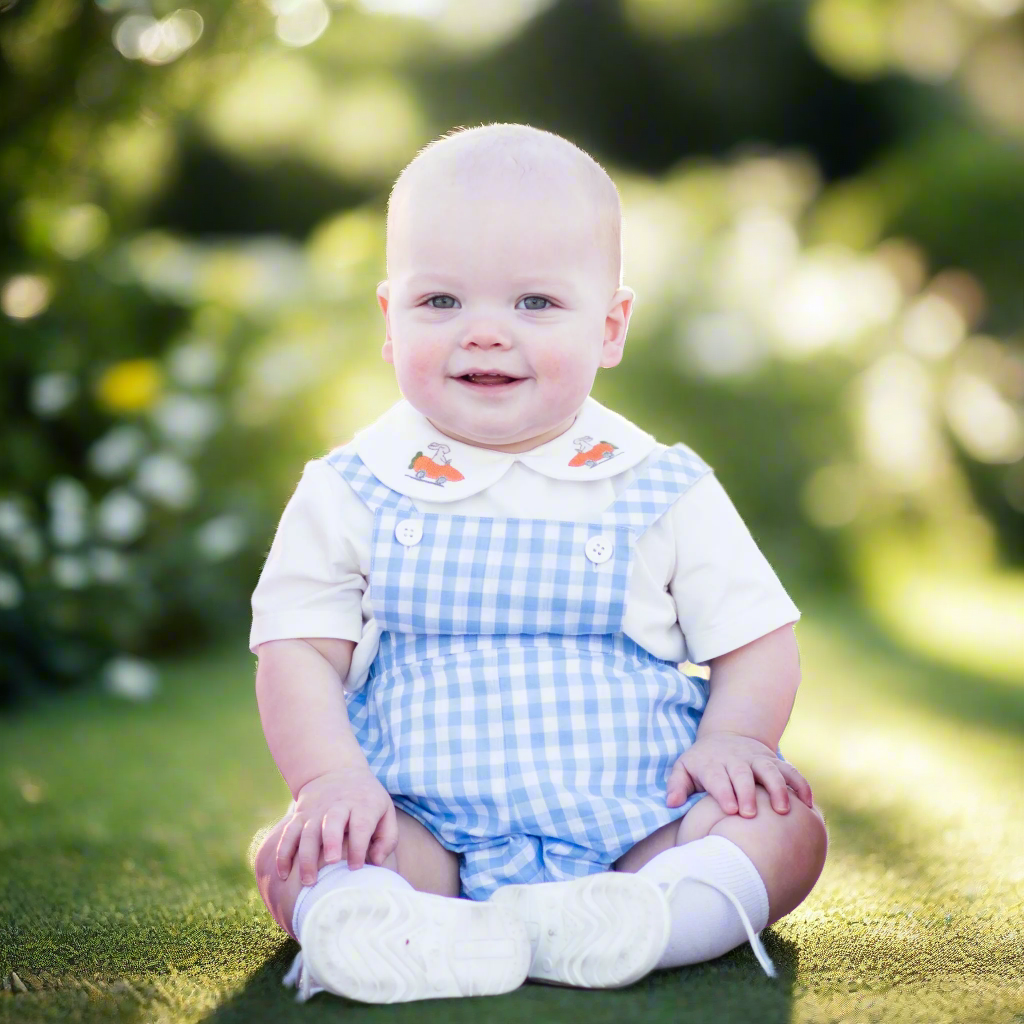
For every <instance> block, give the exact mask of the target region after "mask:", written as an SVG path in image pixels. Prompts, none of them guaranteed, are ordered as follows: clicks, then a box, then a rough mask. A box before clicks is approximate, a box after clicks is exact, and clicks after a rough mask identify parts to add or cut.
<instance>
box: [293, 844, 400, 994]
mask: <svg viewBox="0 0 1024 1024" xmlns="http://www.w3.org/2000/svg"><path fill="white" fill-rule="evenodd" d="M356 886H359V887H367V888H371V887H372V888H378V889H411V888H412V886H411V885H410V884H409V883H408V882H407V881H406V880H405V879H404V878H403V877H402V876H401V875H400V874H398V872H397V871H389V870H388V869H387V868H379V867H377V866H376V865H374V864H364V865H363V866H362V867H361V868H356V870H355V871H352V870H350V869H349V866H348V865H347V864H346V863H345V862H344V861H338V862H337V863H335V864H325V865H324V866H323V867H322V868H321V869H320V870H319V872H317V876H316V881H315V882H314V883H313V884H312V885H307V886H304V887H303V888H302V889H300V890H299V895H298V897H297V898H296V900H295V908H294V910H292V932H293V934H294V935H296V936H297V937H298V940H299V945H300V946H301V945H302V925H303V923H304V922H305V920H306V917H307V915H308V914H309V912H310V910H312V909H313V906H314V904H315V903H316V902H317V900H319V899H320V898H321V897H322V896H326V895H327V893H329V892H333V891H334V890H335V889H345V888H355V887H356ZM304 973H308V972H305V971H304V968H303V962H302V953H301V951H300V952H299V953H298V954H297V955H296V957H295V959H294V960H293V961H292V965H291V967H290V968H289V969H288V971H287V973H286V974H285V976H284V978H283V979H282V984H284V985H288V986H289V987H290V986H293V985H294V986H296V987H297V988H299V990H300V991H299V995H298V996H297V998H298V999H299V1001H300V1002H305V1001H306V1000H307V999H309V998H310V997H311V996H315V995H316V994H317V993H318V992H323V991H324V989H323V987H322V986H320V985H317V984H316V982H315V981H314V980H313V979H312V978H309V977H303V975H304Z"/></svg>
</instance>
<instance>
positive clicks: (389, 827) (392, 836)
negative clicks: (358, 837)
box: [367, 800, 398, 867]
mask: <svg viewBox="0 0 1024 1024" xmlns="http://www.w3.org/2000/svg"><path fill="white" fill-rule="evenodd" d="M397 846H398V816H397V815H396V814H395V805H394V804H393V803H391V801H390V800H389V801H388V809H387V810H386V811H385V812H384V813H383V814H382V815H381V819H380V821H378V822H377V828H376V829H375V830H374V833H373V838H372V839H371V840H370V850H369V853H368V854H367V859H368V860H369V861H370V863H371V864H376V865H377V866H378V867H380V866H382V865H383V864H384V861H386V860H387V859H388V857H390V856H391V854H392V853H394V852H395V848H396V847H397Z"/></svg>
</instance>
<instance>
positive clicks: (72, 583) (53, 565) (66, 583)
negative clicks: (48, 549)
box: [50, 555, 89, 590]
mask: <svg viewBox="0 0 1024 1024" xmlns="http://www.w3.org/2000/svg"><path fill="white" fill-rule="evenodd" d="M50 575H51V576H52V577H53V581H54V583H56V584H57V586H58V587H64V588H65V589H66V590H81V589H82V588H83V587H84V586H86V585H87V584H88V582H89V567H88V566H87V565H86V564H85V560H84V559H81V558H79V557H78V556H77V555H57V556H56V557H54V558H53V559H51V560H50Z"/></svg>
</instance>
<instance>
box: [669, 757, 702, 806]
mask: <svg viewBox="0 0 1024 1024" xmlns="http://www.w3.org/2000/svg"><path fill="white" fill-rule="evenodd" d="M666 789H667V798H666V800H665V803H666V804H668V806H669V807H681V806H682V805H683V804H684V803H686V801H687V799H688V798H689V796H690V794H691V793H695V792H696V791H697V784H696V783H695V782H694V781H693V778H692V777H691V776H690V773H689V772H688V771H687V770H686V768H685V767H684V765H683V762H682V761H681V760H680V761H676V763H675V764H674V765H673V766H672V772H671V774H670V775H669V777H668V785H667V787H666Z"/></svg>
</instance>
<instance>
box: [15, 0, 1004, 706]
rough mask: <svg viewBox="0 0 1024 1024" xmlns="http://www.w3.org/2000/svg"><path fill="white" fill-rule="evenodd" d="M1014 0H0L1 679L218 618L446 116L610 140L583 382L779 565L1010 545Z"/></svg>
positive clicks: (336, 382) (334, 381)
mask: <svg viewBox="0 0 1024 1024" xmlns="http://www.w3.org/2000/svg"><path fill="white" fill-rule="evenodd" d="M1021 8H1022V5H1021V3H1020V2H1019V0H931V2H928V3H924V2H921V0H873V2H871V3H867V2H861V0H813V2H811V3H802V2H800V3H798V2H795V0H793V2H790V0H730V2H728V3H723V2H719V0H716V2H714V3H712V2H693V3H688V4H677V3H673V2H670V0H592V2H587V3H582V2H573V0H562V2H558V3H554V2H545V0H530V2H522V3H514V4H513V3H508V4H474V3H472V2H470V0H372V2H371V0H363V2H355V0H336V2H333V3H331V4H330V5H328V4H326V3H325V2H324V0H288V2H285V0H265V2H256V0H237V2H234V3H230V4H227V3H224V4H222V3H217V4H214V3H206V4H204V5H198V6H196V8H195V9H178V8H174V7H173V5H171V4H169V3H160V2H153V3H145V2H140V3H136V2H135V0H35V2H31V0H21V2H20V3H13V4H12V3H10V2H8V3H6V4H0V11H3V13H0V211H2V213H3V216H2V217H0V437H2V443H0V703H4V702H7V701H10V700H12V699H14V698H15V696H16V695H19V694H22V693H26V692H29V691H31V690H32V689H34V688H38V687H43V686H49V685H52V684H54V683H60V684H68V683H71V682H73V681H75V680H79V679H82V678H85V677H88V676H89V675H91V674H95V673H100V672H103V673H106V675H107V679H108V683H109V684H110V685H111V686H113V688H114V689H115V690H117V689H120V691H121V692H125V693H128V694H130V693H131V692H133V687H134V689H135V691H137V692H138V693H139V694H141V693H142V692H143V691H144V686H141V684H139V685H137V681H138V679H139V678H140V676H139V671H140V664H139V663H133V662H128V661H125V659H124V657H123V656H124V655H131V656H134V657H143V658H144V657H147V656H149V655H151V654H154V653H157V652H160V651H162V650H167V649H178V648H182V647H187V646H191V645H198V644H202V643H204V642H206V641H208V640H210V639H211V638H212V637H215V636H223V635H224V634H225V632H230V631H234V632H236V633H237V635H238V636H239V637H241V636H242V634H243V632H244V629H245V621H246V617H247V612H248V596H249V593H250V592H251V589H252V586H253V585H254V582H255V579H256V576H257V574H258V571H259V567H260V563H261V560H262V558H263V556H264V553H265V551H266V549H267V547H268V545H269V539H270V536H271V533H272V530H273V526H274V523H275V521H276V519H277V517H278V515H279V513H280V510H281V508H282V506H283V502H284V500H285V499H286V497H287V495H288V493H289V491H290V489H291V487H292V486H293V485H294V482H295V480H296V479H297V478H298V475H299V471H300V469H301V465H302V462H303V461H304V460H305V459H307V458H311V457H315V456H317V455H319V454H321V453H322V452H324V451H325V450H326V449H328V448H329V447H331V446H332V445H333V444H336V443H339V442H341V441H343V440H345V439H346V438H347V437H349V436H350V435H351V432H352V431H353V430H355V429H356V428H358V427H359V426H360V425H361V424H363V423H365V422H367V421H368V420H370V419H372V418H373V417H374V416H375V415H377V414H379V413H380V412H382V411H383V410H384V409H385V408H386V407H387V406H388V404H390V402H392V401H394V400H395V399H396V398H397V397H398V395H397V391H396V389H395V386H394V383H393V381H392V379H391V377H390V373H389V370H388V368H387V367H386V366H384V365H383V364H382V362H381V361H380V359H379V355H378V348H377V346H378V344H379V341H380V334H381V331H380V325H379V322H378V320H379V314H378V313H377V311H376V308H375V305H374V299H373V289H374V286H375V284H376V281H377V280H378V279H379V278H380V277H382V276H383V274H384V269H383V212H384V204H385V200H386V197H387V193H388V190H389V188H390V184H391V181H392V180H393V178H394V176H395V175H396V174H397V172H398V171H399V170H400V169H401V167H402V166H403V165H404V164H405V163H406V162H407V161H408V160H409V159H410V158H411V157H412V156H413V155H414V153H415V152H416V149H417V148H418V147H419V146H421V145H423V144H425V143H426V142H428V141H429V140H430V139H431V138H434V137H436V136H437V135H438V134H440V133H441V132H443V131H445V130H447V129H448V128H450V127H452V126H453V125H457V124H473V123H479V122H488V121H527V122H529V123H532V124H534V125H536V126H538V127H543V128H548V129H551V130H553V131H557V132H559V133H561V134H564V135H566V136H567V137H569V138H571V139H572V140H573V141H575V142H577V143H578V144H579V145H581V146H583V147H584V148H586V149H588V150H589V151H590V152H592V153H593V154H594V156H595V157H597V158H598V159H599V160H601V161H602V162H603V163H604V164H605V165H606V166H607V167H608V168H609V171H610V172H611V173H612V175H613V177H614V178H615V179H616V182H617V183H618V184H619V186H620V190H621V192H622V196H623V205H624V211H625V237H624V245H625V269H626V281H627V283H629V284H631V285H633V286H634V287H635V288H636V290H637V292H638V296H639V299H638V307H637V312H636V314H635V317H634V322H633V326H632V328H631V332H630V344H629V348H628V349H627V352H628V355H627V359H626V362H625V364H624V366H623V367H622V368H620V369H618V370H616V371H615V372H614V373H609V374H606V375H602V377H601V378H599V383H598V391H597V396H598V397H599V398H600V399H601V400H603V401H606V402H608V403H609V404H612V405H613V406H614V407H616V408H617V409H619V410H620V411H622V412H624V413H625V414H627V415H630V416H632V417H633V418H634V419H636V420H637V421H638V422H640V423H641V424H642V425H643V426H645V427H646V428H648V429H650V430H652V431H654V432H655V433H657V434H658V435H659V436H660V437H661V438H662V439H664V440H666V441H673V440H676V439H684V440H686V441H687V442H688V443H690V444H692V445H693V446H694V447H695V448H696V449H697V450H698V451H700V452H701V453H702V454H703V455H704V456H705V457H706V458H708V459H709V461H711V462H712V464H713V465H715V467H716V469H717V471H718V473H719V475H720V476H721V478H722V479H723V482H724V483H725V485H726V487H727V488H728V490H729V491H730V493H731V494H732V495H733V498H734V500H735V501H736V503H737V505H738V507H739V508H740V510H741V512H742V513H743V514H744V516H745V517H746V518H747V520H748V521H749V523H750V524H751V527H752V529H753V531H754V533H755V536H756V537H757V538H758V540H759V541H760V542H761V543H762V546H763V547H764V548H765V550H766V551H767V552H768V554H769V556H770V557H771V558H772V560H773V562H774V564H776V566H777V567H778V568H779V571H780V573H781V574H783V576H784V578H785V577H787V576H790V575H793V574H798V575H799V576H800V577H801V578H803V579H805V580H808V581H810V582H813V583H816V584H826V585H833V586H844V585H846V584H847V583H848V582H849V580H850V579H851V578H857V571H856V552H857V550H858V549H859V546H860V545H862V544H863V543H866V542H867V541H868V540H870V538H871V537H873V536H876V535H879V533H880V532H883V533H887V532H891V531H893V530H896V531H902V532H903V534H904V535H905V536H908V537H911V538H916V539H917V540H919V541H921V542H922V543H923V545H924V550H926V551H927V552H928V554H927V555H926V557H928V558H930V559H932V560H934V559H936V558H939V559H940V560H941V558H945V557H947V556H948V558H949V559H950V561H951V564H955V565H957V566H959V567H960V568H964V567H965V566H966V567H968V568H970V569H971V570H972V571H973V570H979V571H980V570H982V569H984V570H986V571H987V570H994V569H997V568H998V567H999V566H1001V565H1002V566H1007V565H1009V566H1019V565H1020V563H1021V562H1022V561H1024V530H1022V515H1024V461H1022V456H1024V411H1022V404H1024V349H1022V333H1021V332H1022V329H1024V309H1022V303H1021V297H1022V296H1021V282H1022V280H1024V190H1022V189H1021V187H1020V182H1021V181H1022V180H1024V115H1022V114H1021V106H1020V104H1019V95H1020V91H1021V83H1022V82H1024V14H1022V9H1021ZM936 552H940V553H944V554H940V555H936V554H935V553H936ZM115 655H120V656H121V657H119V658H115V657H114V656H115ZM112 658H113V660H111V659H112ZM133 665H134V668H132V666H133ZM126 666H127V668H126ZM133 671H134V673H135V674H134V675H133V674H132V673H133ZM118 673H120V675H119V674H118ZM126 673H127V674H126ZM133 679H135V680H136V683H133V682H132V680H133Z"/></svg>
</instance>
